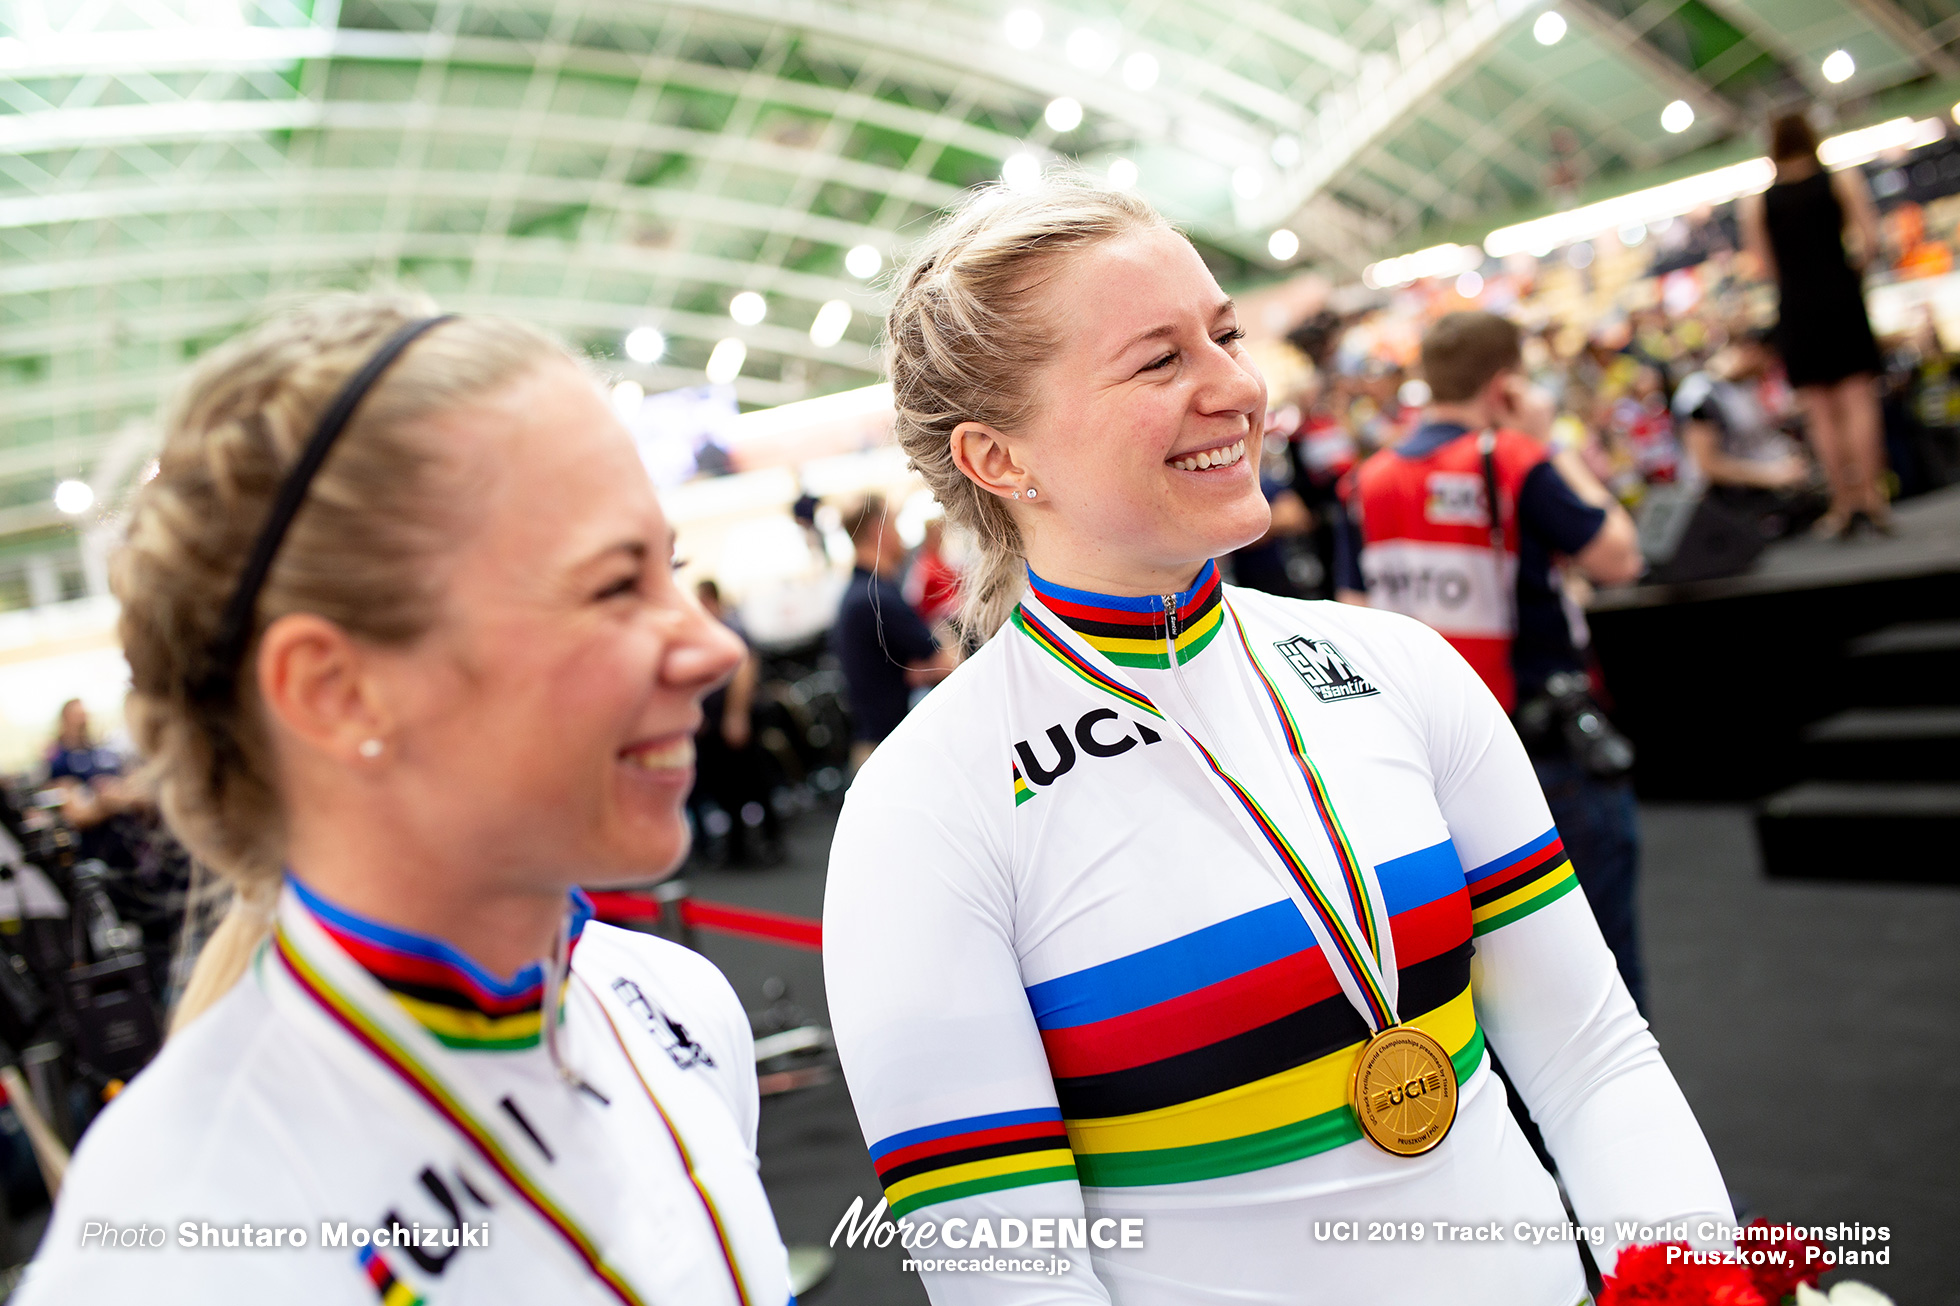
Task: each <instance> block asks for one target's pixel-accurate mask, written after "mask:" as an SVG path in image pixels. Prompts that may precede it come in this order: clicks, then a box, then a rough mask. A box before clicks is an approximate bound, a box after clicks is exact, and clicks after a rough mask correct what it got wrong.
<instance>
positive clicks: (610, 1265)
mask: <svg viewBox="0 0 1960 1306" xmlns="http://www.w3.org/2000/svg"><path fill="white" fill-rule="evenodd" d="M581 901H582V900H581ZM277 923H278V932H277V935H276V937H275V939H274V940H273V942H271V943H269V944H268V945H267V946H266V947H265V948H262V949H261V950H260V952H259V955H258V957H257V959H256V960H255V962H254V963H253V965H252V968H251V970H250V971H249V972H248V973H247V975H246V976H245V977H244V978H243V979H242V980H241V981H240V982H239V983H238V985H237V986H236V987H235V988H234V989H233V990H232V991H231V992H230V993H229V994H227V995H226V996H225V997H224V998H223V999H222V1000H221V1001H219V1002H218V1003H217V1005H215V1006H214V1007H213V1008H212V1009H211V1010H210V1011H208V1012H206V1013H204V1014H203V1015H202V1016H200V1017H199V1018H198V1019H197V1020H196V1021H195V1022H193V1023H192V1024H191V1026H190V1027H189V1028H188V1029H186V1030H185V1031H184V1032H183V1033H182V1034H179V1035H177V1036H176V1037H174V1038H172V1039H171V1040H170V1042H169V1043H168V1044H166V1045H165V1047H164V1050H163V1052H162V1053H161V1054H160V1055H159V1056H158V1057H157V1059H156V1060H155V1061H154V1062H153V1063H152V1064H151V1065H150V1066H149V1067H148V1068H147V1069H146V1070H144V1071H143V1073H142V1074H140V1075H138V1076H137V1077H136V1079H135V1080H134V1081H133V1082H132V1083H131V1084H130V1086H129V1088H128V1089H127V1090H126V1091H125V1092H124V1093H123V1094H122V1095H120V1096H119V1097H118V1098H117V1099H116V1100H115V1101H114V1102H112V1103H111V1104H110V1105H109V1106H108V1107H107V1108H106V1109H105V1111H104V1112H103V1114H102V1116H101V1118H100V1119H98V1120H97V1121H96V1122H95V1124H94V1125H93V1126H92V1127H91V1128H90V1129H89V1131H88V1133H87V1134H86V1135H84V1137H83V1139H82V1143H81V1146H80V1148H79V1149H78V1150H77V1152H76V1155H75V1161H74V1165H73V1167H72V1168H71V1169H70V1171H69V1173H68V1177H67V1180H66V1182H65V1184H64V1185H63V1187H62V1191H61V1196H60V1200H59V1202H58V1203H57V1205H56V1207H55V1212H54V1216H53V1219H52V1220H51V1222H50V1223H49V1226H48V1231H47V1234H46V1235H45V1237H44V1238H43V1240H42V1243H41V1248H40V1253H39V1255H38V1257H37V1258H36V1260H35V1261H34V1264H33V1265H32V1266H31V1267H30V1269H29V1271H28V1274H27V1277H26V1279H25V1281H24V1283H23V1284H22V1287H21V1289H20V1291H19V1294H18V1295H17V1296H16V1298H15V1300H16V1301H18V1302H20V1303H22V1304H23V1306H57V1304H59V1306H67V1304H68V1303H78V1302H114V1301H131V1302H139V1301H140V1302H144V1303H156V1304H158V1306H176V1304H178V1303H181V1304H182V1306H191V1304H192V1303H200V1304H201V1303H205V1302H211V1301H219V1300H235V1301H262V1302H278V1303H281V1306H376V1304H377V1303H379V1306H415V1304H416V1303H428V1306H439V1304H440V1303H445V1302H451V1303H470V1304H471V1306H476V1304H477V1303H498V1302H509V1303H526V1304H527V1306H529V1304H531V1303H542V1302H551V1303H554V1304H556V1303H590V1304H592V1306H606V1304H610V1306H632V1304H633V1303H646V1306H654V1304H655V1303H661V1304H665V1303H674V1304H676V1306H679V1304H681V1303H685V1304H686V1306H695V1304H696V1303H700V1304H702V1306H782V1304H783V1303H784V1302H785V1301H786V1300H788V1298H789V1281H788V1264H787V1257H786V1254H785V1252H784V1250H783V1246H782V1241H781V1239H780V1238H779V1236H778V1235H777V1232H776V1225H775V1220H774V1218H773V1216H772V1215H771V1214H770V1210H769V1202H768V1198H767V1197H766V1196H765V1195H764V1193H763V1191H762V1184H761V1181H760V1179H759V1177H758V1174H757V1168H756V1158H755V1132H756V1119H757V1096H756V1078H755V1061H754V1044H753V1041H752V1039H751V1037H750V1033H749V1025H748V1020H747V1017H746V1016H745V1015H744V1013H743V1011H742V1008H741V1004H740V1003H739V1002H738V1001H737V1000H736V997H735V995H734V993H733V991H732V990H730V989H729V987H728V983H727V981H726V980H725V979H723V978H722V976H721V974H720V972H718V971H717V970H715V968H714V966H713V965H712V964H711V963H709V962H708V961H707V960H706V959H705V958H703V957H700V956H699V955H697V954H695V953H692V952H690V951H688V950H687V949H685V948H681V947H678V946H676V945H674V944H671V943H667V942H664V941H662V940H659V939H653V938H649V937H647V936H644V935H639V934H633V933H631V932H629V931H625V930H617V929H613V928H611V927H609V926H605V925H600V924H585V925H583V928H582V931H581V932H579V933H578V934H577V938H576V949H575V951H574V952H573V957H572V967H571V979H570V980H569V982H568V983H567V984H566V986H565V990H564V1005H563V1008H562V1010H563V1013H564V1015H563V1023H562V1026H561V1027H560V1028H559V1030H558V1033H557V1040H558V1044H559V1049H560V1053H561V1057H560V1060H561V1062H562V1064H563V1065H565V1066H566V1067H568V1068H569V1069H570V1070H571V1071H573V1072H574V1073H575V1075H576V1082H575V1081H573V1080H570V1079H567V1078H566V1077H565V1076H563V1075H561V1074H560V1073H559V1071H558V1069H557V1067H556V1066H554V1065H553V1064H552V1059H551V1057H550V1056H549V1055H548V1054H547V1050H546V1048H545V1047H544V1046H543V1029H542V1024H543V1022H542V1012H541V1006H540V1002H541V998H542V988H543V984H542V970H541V968H540V967H536V966H533V967H530V968H527V970H526V971H524V972H520V974H519V975H518V976H517V977H515V978H514V979H512V980H510V981H499V980H498V979H497V978H496V977H494V976H491V975H489V974H488V973H486V972H484V971H482V970H481V969H480V968H478V967H476V966H474V965H473V964H472V963H471V962H470V961H469V959H468V958H466V957H464V956H462V955H461V954H460V953H457V952H456V951H454V950H453V949H451V948H449V947H448V946H447V945H445V944H443V943H441V942H440V941H438V940H435V939H432V938H428V937H426V936H422V935H417V934H411V933H408V932H405V931H401V930H395V929H391V928H389V927H386V926H383V925H380V924H378V923H377V922H374V921H370V920H366V919H364V918H362V917H359V916H356V915H354V914H353V913H351V912H346V911H344V910H342V909H340V908H338V907H336V906H334V905H333V904H331V903H328V902H326V901H324V900H322V899H320V898H318V897H317V896H315V895H312V894H310V893H308V892H307V891H306V889H305V888H304V887H303V886H302V885H300V884H299V883H298V882H297V881H289V883H288V885H287V888H286V889H285V891H284V893H283V895H282V898H281V901H280V905H279V911H278V922H277ZM295 1233H297V1234H298V1235H299V1237H298V1238H297V1239H296V1238H295V1236H294V1235H295Z"/></svg>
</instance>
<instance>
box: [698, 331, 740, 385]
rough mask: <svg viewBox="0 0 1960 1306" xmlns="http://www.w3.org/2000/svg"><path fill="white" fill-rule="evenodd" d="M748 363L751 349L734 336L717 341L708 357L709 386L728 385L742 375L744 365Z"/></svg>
mask: <svg viewBox="0 0 1960 1306" xmlns="http://www.w3.org/2000/svg"><path fill="white" fill-rule="evenodd" d="M748 361H749V347H748V346H747V345H745V344H743V343H742V342H741V341H739V340H737V339H736V338H735V337H734V336H729V337H728V338H727V339H726V340H717V341H716V342H715V349H714V352H713V353H711V354H709V355H708V369H707V370H708V384H710V385H727V384H728V383H729V382H730V381H733V380H734V379H735V378H736V377H738V376H740V375H741V374H742V364H744V363H746V362H748Z"/></svg>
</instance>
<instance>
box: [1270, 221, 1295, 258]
mask: <svg viewBox="0 0 1960 1306" xmlns="http://www.w3.org/2000/svg"><path fill="white" fill-rule="evenodd" d="M1266 252H1267V253H1268V254H1271V255H1272V256H1273V257H1274V258H1276V259H1278V260H1279V261H1280V262H1282V263H1284V262H1286V261H1287V260H1288V259H1290V258H1292V257H1293V256H1294V255H1295V254H1298V253H1299V252H1300V238H1299V237H1298V236H1296V235H1294V234H1293V233H1292V232H1290V231H1288V230H1287V229H1286V228H1285V227H1281V228H1280V229H1279V230H1278V231H1275V232H1274V233H1273V234H1272V235H1270V236H1268V237H1266Z"/></svg>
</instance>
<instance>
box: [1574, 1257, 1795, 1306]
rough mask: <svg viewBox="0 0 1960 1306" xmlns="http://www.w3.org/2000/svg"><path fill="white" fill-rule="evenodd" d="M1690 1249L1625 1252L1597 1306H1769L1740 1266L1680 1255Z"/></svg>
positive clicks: (1607, 1282)
mask: <svg viewBox="0 0 1960 1306" xmlns="http://www.w3.org/2000/svg"><path fill="white" fill-rule="evenodd" d="M1670 1248H1672V1249H1675V1252H1674V1259H1673V1260H1671V1261H1670V1259H1669V1249H1670ZM1687 1250H1688V1245H1687V1244H1686V1243H1654V1244H1652V1245H1650V1246H1647V1247H1629V1248H1627V1249H1626V1250H1624V1251H1622V1252H1621V1253H1620V1258H1619V1260H1618V1261H1617V1262H1615V1263H1614V1266H1613V1273H1611V1274H1609V1275H1607V1276H1606V1281H1605V1284H1604V1289H1603V1291H1601V1293H1600V1294H1599V1306H1771V1303H1768V1302H1765V1301H1764V1299H1763V1295H1762V1293H1760V1292H1758V1291H1757V1290H1756V1286H1755V1285H1754V1284H1753V1283H1751V1282H1750V1279H1749V1274H1748V1272H1747V1271H1746V1270H1744V1269H1743V1268H1742V1267H1741V1266H1740V1265H1731V1264H1717V1265H1702V1264H1698V1263H1695V1262H1692V1261H1689V1260H1687V1259H1686V1258H1684V1257H1682V1256H1681V1255H1680V1253H1682V1252H1686V1251H1687Z"/></svg>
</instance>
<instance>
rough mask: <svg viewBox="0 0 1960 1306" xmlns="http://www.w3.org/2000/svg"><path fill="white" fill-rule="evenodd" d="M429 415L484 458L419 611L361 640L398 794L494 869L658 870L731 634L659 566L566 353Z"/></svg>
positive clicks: (425, 832)
mask: <svg viewBox="0 0 1960 1306" xmlns="http://www.w3.org/2000/svg"><path fill="white" fill-rule="evenodd" d="M437 426H438V433H439V434H440V435H441V436H442V437H443V438H444V440H445V442H446V443H447V442H453V444H454V446H456V447H463V448H475V449H481V450H485V451H487V452H486V454H485V459H486V461H487V462H488V463H489V464H490V465H489V468H488V470H487V472H485V474H484V475H483V476H482V477H481V479H480V481H479V482H478V484H479V486H480V488H481V493H480V494H475V493H473V494H472V495H471V496H470V498H471V502H470V507H469V517H470V529H469V532H468V537H467V539H466V540H465V541H464V542H463V543H462V544H461V545H460V546H459V547H458V550H457V552H456V553H455V554H453V555H452V556H451V557H450V558H449V559H448V560H447V570H446V575H445V582H446V583H445V586H444V597H443V604H442V612H441V614H440V616H439V617H438V619H437V622H436V624H435V626H434V627H433V628H432V629H431V630H430V631H429V632H428V634H427V635H426V636H425V637H424V638H423V639H421V640H418V641H416V642H415V643H414V644H413V645H411V646H409V647H407V648H405V649H400V650H393V651H380V652H379V653H378V654H377V661H378V664H379V665H378V668H377V669H378V670H379V671H380V673H381V675H382V676H383V678H384V679H385V680H386V681H387V682H388V691H389V692H388V695H387V697H388V700H389V702H390V703H391V704H392V705H393V706H394V708H395V710H396V712H397V714H398V720H397V722H396V723H395V729H394V731H393V738H394V741H395V742H394V743H393V744H392V745H391V747H392V749H393V750H394V756H393V758H392V759H391V760H392V762H393V765H392V767H391V768H390V771H389V780H388V783H389V785H390V787H391V788H394V789H395V790H396V794H397V802H398V803H399V805H400V809H401V810H403V811H405V812H409V813H412V814H413V817H412V820H413V822H414V824H415V826H416V827H417V834H418V835H419V836H421V837H424V838H426V839H427V840H428V841H429V842H430V843H431V844H435V845H439V846H443V847H445V848H448V849H450V850H453V854H454V855H461V856H463V857H466V858H473V859H474V860H475V861H476V862H477V864H478V865H479V866H482V867H483V868H484V874H485V875H487V876H489V877H491V878H493V879H495V878H500V877H501V878H504V879H506V880H507V881H508V880H511V879H512V878H515V879H517V880H528V881H530V882H533V883H538V882H553V881H561V882H562V883H564V884H571V883H583V884H605V883H608V882H614V883H617V882H620V881H624V880H633V879H646V878H649V877H651V876H654V875H658V874H660V873H662V872H665V871H666V870H668V869H670V868H671V867H672V866H674V865H675V864H676V863H677V862H678V861H679V860H680V859H681V857H682V856H683V855H684V854H685V852H686V850H687V837H688V836H687V826H686V822H685V820H684V819H683V817H682V805H683V803H684V801H685V799H686V797H687V792H688V789H689V787H690V786H691V784H692V783H693V775H694V768H693V761H694V740H693V736H694V731H695V728H696V727H697V726H698V725H699V724H700V720H701V707H700V701H701V697H702V696H703V695H704V694H706V693H707V692H708V691H709V690H710V689H712V688H713V687H714V685H715V684H716V683H718V682H719V681H720V680H721V679H722V678H724V677H725V676H727V675H728V674H729V673H730V672H732V671H733V669H734V668H735V666H736V664H737V663H738V662H739V661H740V659H741V657H742V647H741V643H740V641H739V640H738V639H737V638H736V637H735V636H734V635H732V634H731V633H730V632H729V631H728V630H727V629H726V628H725V627H723V626H721V625H720V624H719V623H717V622H714V621H712V620H710V619H709V618H708V617H707V615H706V614H705V613H704V612H703V611H702V609H701V607H700V605H699V604H698V603H697V602H696V601H695V600H694V599H693V598H692V597H691V596H689V595H688V594H686V593H685V592H684V591H683V590H682V589H681V588H680V587H679V586H678V585H677V584H676V583H675V579H674V575H673V569H672V561H671V555H672V549H673V533H672V530H671V528H670V527H669V526H668V525H667V522H666V519H665V517H664V516H663V515H662V513H661V510H660V504H659V501H658V500H657V499H656V498H655V495H654V490H653V486H652V484H651V482H650V481H649V480H648V479H647V475H646V472H645V469H644V468H643V467H642V465H641V463H640V461H639V457H638V455H637V454H636V452H635V451H634V448H633V444H632V441H631V439H630V437H628V435H627V434H626V432H625V431H624V430H623V429H621V427H620V425H619V423H618V422H617V421H616V420H615V419H614V418H613V416H612V413H611V411H610V409H609V408H608V407H607V406H606V404H605V403H604V401H603V400H602V399H601V398H600V397H599V394H598V393H597V391H596V390H595V389H594V387H593V386H592V384H591V383H590V382H589V381H588V380H587V379H586V378H585V377H584V376H583V375H582V374H581V373H580V372H579V371H578V369H577V368H575V367H573V366H572V365H570V364H569V363H563V364H561V363H552V364H549V365H546V366H544V367H541V368H540V369H538V370H537V371H536V372H535V373H533V374H531V375H529V376H527V377H524V378H522V379H520V380H519V381H517V382H516V383H515V384H514V385H512V386H511V387H510V388H509V389H508V390H506V391H505V392H503V393H502V394H500V395H496V396H492V397H491V398H490V399H488V400H487V401H486V402H485V403H484V404H482V405H479V406H476V407H473V408H472V409H470V410H468V411H466V412H458V413H453V414H449V415H446V416H444V417H443V418H440V419H438V421H437ZM444 427H453V428H454V429H453V430H444V429H441V428H444Z"/></svg>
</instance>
